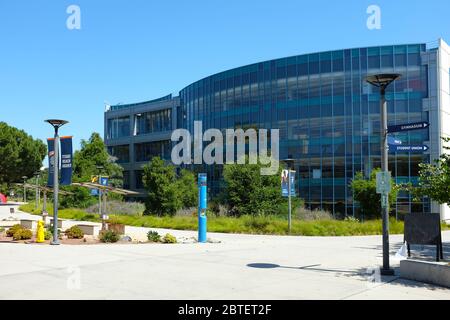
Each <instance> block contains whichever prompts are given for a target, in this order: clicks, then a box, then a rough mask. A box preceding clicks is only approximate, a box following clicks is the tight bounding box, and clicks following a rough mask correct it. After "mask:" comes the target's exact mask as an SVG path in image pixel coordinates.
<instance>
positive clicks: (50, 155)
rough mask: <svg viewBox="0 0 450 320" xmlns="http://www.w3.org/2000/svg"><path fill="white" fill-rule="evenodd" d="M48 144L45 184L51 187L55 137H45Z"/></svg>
mask: <svg viewBox="0 0 450 320" xmlns="http://www.w3.org/2000/svg"><path fill="white" fill-rule="evenodd" d="M47 146H48V180H47V186H48V187H53V175H54V174H55V170H54V162H55V139H47Z"/></svg>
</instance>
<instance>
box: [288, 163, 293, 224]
mask: <svg viewBox="0 0 450 320" xmlns="http://www.w3.org/2000/svg"><path fill="white" fill-rule="evenodd" d="M291 216H292V202H291V167H290V166H289V165H288V233H291V224H292V219H291Z"/></svg>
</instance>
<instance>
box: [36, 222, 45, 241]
mask: <svg viewBox="0 0 450 320" xmlns="http://www.w3.org/2000/svg"><path fill="white" fill-rule="evenodd" d="M44 240H45V233H44V221H42V220H39V221H38V225H37V234H36V242H37V243H42V242H44Z"/></svg>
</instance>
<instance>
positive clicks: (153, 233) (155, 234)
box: [147, 231, 161, 242]
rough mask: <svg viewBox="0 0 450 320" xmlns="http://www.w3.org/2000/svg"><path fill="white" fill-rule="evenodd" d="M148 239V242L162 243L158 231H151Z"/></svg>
mask: <svg viewBox="0 0 450 320" xmlns="http://www.w3.org/2000/svg"><path fill="white" fill-rule="evenodd" d="M147 238H148V241H151V242H160V241H161V236H160V235H159V233H158V232H156V231H149V232H148V233H147Z"/></svg>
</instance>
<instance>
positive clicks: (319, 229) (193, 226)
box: [20, 204, 447, 236]
mask: <svg viewBox="0 0 450 320" xmlns="http://www.w3.org/2000/svg"><path fill="white" fill-rule="evenodd" d="M20 210H21V211H24V212H29V213H32V214H40V212H41V209H38V210H34V204H25V205H23V206H21V207H20ZM48 211H49V215H51V214H53V210H52V207H51V206H49V207H48ZM58 216H59V217H60V218H63V219H73V220H79V221H92V222H100V218H99V217H98V214H93V213H87V212H85V211H83V210H81V209H61V210H59V211H58ZM110 218H111V219H114V221H115V222H116V223H122V224H125V225H128V226H136V227H147V228H165V229H175V230H197V217H193V216H174V217H155V216H138V215H110ZM381 225H382V224H381V220H372V221H366V222H358V221H340V220H332V219H324V220H309V221H305V220H299V219H295V218H294V219H293V220H292V232H291V235H298V236H363V235H380V234H381V233H382V229H381ZM446 228H447V227H446ZM208 231H210V232H222V233H238V234H239V233H245V234H267V235H287V234H288V228H287V219H286V218H284V217H278V216H259V217H252V216H242V217H239V218H233V217H216V216H208ZM390 233H391V234H402V233H403V222H401V221H396V220H395V219H391V221H390Z"/></svg>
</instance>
